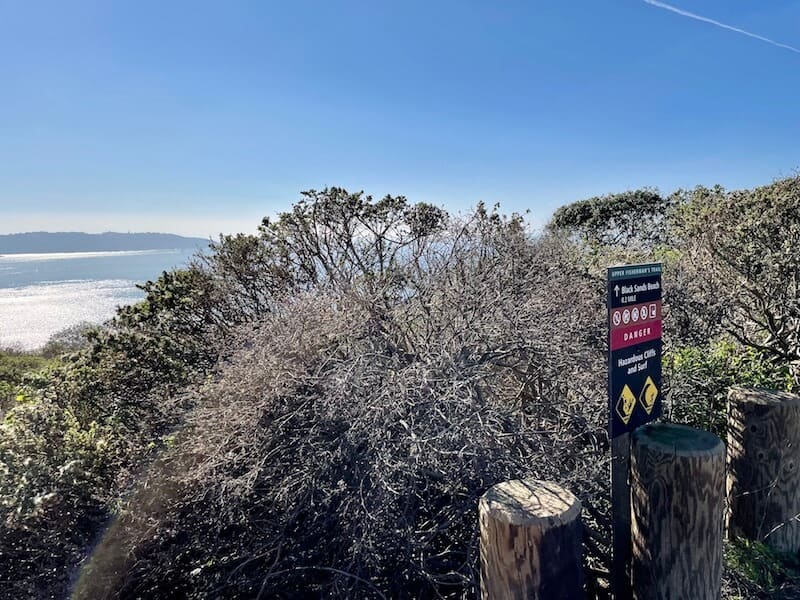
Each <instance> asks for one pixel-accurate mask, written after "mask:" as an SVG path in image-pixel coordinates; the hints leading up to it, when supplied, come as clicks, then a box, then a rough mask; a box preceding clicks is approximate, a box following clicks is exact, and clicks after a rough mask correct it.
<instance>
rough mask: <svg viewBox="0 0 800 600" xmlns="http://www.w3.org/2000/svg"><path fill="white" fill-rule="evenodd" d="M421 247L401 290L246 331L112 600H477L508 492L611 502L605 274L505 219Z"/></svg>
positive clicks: (142, 509) (332, 293) (324, 304)
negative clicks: (527, 482) (480, 566)
mask: <svg viewBox="0 0 800 600" xmlns="http://www.w3.org/2000/svg"><path fill="white" fill-rule="evenodd" d="M372 248H373V249H374V246H372ZM405 248H407V249H408V250H409V251H407V252H406V251H401V252H398V253H396V254H395V262H394V264H393V267H392V269H391V274H390V275H386V276H385V277H384V278H381V277H380V276H375V274H374V271H373V272H372V273H373V275H372V276H371V277H372V279H370V280H369V281H368V282H367V283H368V285H366V284H365V285H362V283H364V279H363V278H362V275H359V274H357V273H351V275H352V277H350V276H348V277H347V278H346V281H344V282H342V281H338V282H334V284H331V282H330V281H326V282H325V283H324V285H322V284H321V285H320V286H319V287H312V288H311V289H309V291H307V292H305V293H300V294H295V295H293V296H289V297H287V298H285V299H284V300H282V301H281V302H276V303H275V305H274V306H273V307H272V308H271V311H270V312H269V314H267V315H265V316H264V317H263V318H261V319H259V320H258V321H256V322H255V323H253V324H250V325H246V326H242V327H240V328H239V329H238V332H237V333H236V335H235V336H234V337H233V338H232V341H231V343H230V344H229V346H228V350H227V352H226V353H225V355H224V358H223V360H222V362H221V367H220V372H219V377H218V379H217V381H215V382H214V383H211V384H209V385H208V386H206V387H205V388H204V389H203V391H202V393H201V398H200V399H199V401H198V406H197V408H196V409H195V411H194V412H193V413H192V415H191V418H190V429H189V430H187V432H185V433H184V434H183V435H182V436H181V442H180V444H179V445H178V447H177V448H176V450H175V453H174V455H173V456H172V457H171V458H170V459H168V460H167V461H166V462H167V463H169V462H170V461H172V464H173V465H177V466H173V467H172V468H165V469H164V470H163V471H162V472H159V473H153V474H152V476H151V483H150V484H148V485H149V486H151V487H153V489H163V490H169V495H170V497H169V499H168V501H161V502H159V503H157V504H158V508H157V509H156V510H153V509H149V508H148V507H147V506H142V505H137V503H136V502H135V499H134V502H133V503H132V505H131V506H129V507H128V510H127V512H126V515H125V517H124V518H123V519H127V522H128V524H129V526H128V527H127V528H123V529H125V530H126V531H128V533H129V534H130V536H131V537H130V539H129V540H128V542H127V545H123V546H124V548H123V550H121V551H124V552H126V553H128V554H127V555H129V556H136V559H137V560H136V563H135V564H133V565H129V567H128V569H127V571H126V572H125V577H124V579H118V578H114V577H110V578H109V579H108V581H107V584H106V587H105V591H104V592H103V593H105V594H110V595H116V596H120V597H139V596H143V595H144V596H161V597H166V596H169V595H174V594H176V593H179V594H186V595H191V596H204V595H206V594H208V595H210V596H217V595H218V596H226V597H234V596H241V597H254V596H258V597H307V596H308V595H309V594H311V595H317V594H325V595H332V596H334V597H392V598H400V597H471V596H474V595H475V594H476V591H477V587H476V584H477V573H476V569H477V558H478V555H477V516H476V507H477V500H478V498H479V496H480V495H481V494H482V493H483V492H484V491H485V490H486V489H487V488H488V487H489V486H491V485H493V484H494V483H497V482H499V481H502V480H505V479H508V478H516V477H527V476H534V477H539V478H546V479H553V480H556V481H559V482H561V483H563V484H564V485H566V486H567V487H568V488H570V489H572V490H574V491H575V492H576V493H578V494H579V496H580V497H581V499H582V500H583V501H584V502H585V503H586V505H587V506H589V507H590V509H591V507H593V506H598V505H600V504H602V503H603V500H602V498H605V497H606V496H607V494H606V492H607V490H606V489H605V486H606V479H607V466H608V463H607V458H606V452H605V451H606V449H607V438H606V417H605V405H606V399H605V393H604V386H603V385H602V382H603V376H604V369H605V363H604V346H603V340H604V323H605V319H604V312H603V310H602V306H603V305H602V300H603V283H604V281H603V279H602V278H601V277H599V276H598V275H596V274H592V273H590V272H588V271H587V270H586V268H585V267H583V266H581V264H580V261H579V256H578V255H576V254H575V253H574V247H573V246H571V245H570V244H569V243H565V242H563V241H560V240H558V239H556V238H552V237H546V238H542V239H539V240H536V241H532V240H531V239H530V238H529V237H528V236H527V235H526V233H525V231H524V226H523V224H522V222H521V220H520V219H518V218H516V217H513V218H510V219H506V218H503V217H501V216H499V215H498V214H496V213H493V212H488V211H486V210H485V209H483V207H479V209H478V211H477V212H476V214H475V215H474V216H473V217H471V218H469V219H467V220H465V221H464V222H458V223H451V227H450V228H449V229H448V230H446V231H437V232H429V234H428V235H427V236H426V237H425V239H424V240H423V239H419V240H416V241H414V242H413V243H411V244H409V245H407V246H406V247H405ZM165 495H166V492H165ZM605 509H606V507H605V506H599V510H596V511H595V510H592V511H591V512H590V514H589V516H588V520H589V521H590V522H592V521H593V520H594V517H592V516H591V515H592V514H598V513H603V512H605ZM592 525H593V529H595V530H598V533H597V534H596V535H595V536H594V538H595V540H596V541H599V542H600V545H601V547H600V548H598V547H597V546H596V541H595V542H593V541H592V540H591V539H590V540H587V543H589V545H590V550H591V552H590V554H591V555H592V558H591V559H590V560H591V563H592V565H593V566H594V567H595V568H602V566H601V562H602V558H601V555H602V554H604V548H603V544H604V540H605V539H606V538H607V533H608V532H607V530H604V529H603V527H604V525H603V524H602V523H592ZM119 534H120V531H117V532H116V535H119ZM104 560H108V558H107V557H103V556H98V557H95V558H94V559H93V561H92V563H91V564H90V567H91V569H93V570H94V572H102V571H103V568H102V563H103V561H104ZM167 581H169V582H170V587H169V589H166V588H165V587H163V586H164V585H165V584H164V582H167ZM94 592H95V594H96V593H97V588H94Z"/></svg>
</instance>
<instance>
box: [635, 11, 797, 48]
mask: <svg viewBox="0 0 800 600" xmlns="http://www.w3.org/2000/svg"><path fill="white" fill-rule="evenodd" d="M644 2H646V3H647V4H650V5H652V6H657V7H658V8H663V9H664V10H668V11H670V12H674V13H676V14H679V15H681V16H684V17H689V18H690V19H694V20H696V21H702V22H703V23H710V24H711V25H715V26H716V27H721V28H722V29H727V30H728V31H733V32H735V33H741V34H742V35H746V36H747V37H751V38H753V39H756V40H761V41H762V42H766V43H768V44H772V45H773V46H777V47H778V48H784V49H786V50H791V51H792V52H795V53H797V54H800V49H798V48H795V47H794V46H789V45H788V44H781V43H780V42H776V41H775V40H771V39H769V38H766V37H764V36H763V35H758V34H756V33H751V32H749V31H745V30H744V29H739V28H738V27H733V26H731V25H726V24H725V23H720V22H719V21H715V20H714V19H709V18H708V17H703V16H701V15H696V14H695V13H691V12H689V11H688V10H683V9H681V8H678V7H676V6H671V5H669V4H665V3H664V2H659V1H658V0H644Z"/></svg>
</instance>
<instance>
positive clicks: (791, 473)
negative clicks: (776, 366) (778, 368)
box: [727, 387, 800, 552]
mask: <svg viewBox="0 0 800 600" xmlns="http://www.w3.org/2000/svg"><path fill="white" fill-rule="evenodd" d="M727 491H728V514H727V517H728V518H727V521H728V536H729V537H731V538H733V537H735V536H744V537H746V538H749V539H751V540H758V541H762V542H764V543H766V544H767V545H769V546H770V547H772V548H774V549H775V550H778V551H781V552H797V551H800V521H798V519H800V396H797V395H795V394H789V393H786V392H776V391H770V390H764V389H757V388H744V387H734V388H731V389H730V391H729V392H728V480H727Z"/></svg>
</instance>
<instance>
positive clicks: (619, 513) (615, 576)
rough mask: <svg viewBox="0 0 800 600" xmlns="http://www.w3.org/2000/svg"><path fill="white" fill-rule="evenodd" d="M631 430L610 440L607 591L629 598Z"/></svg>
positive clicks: (624, 599)
mask: <svg viewBox="0 0 800 600" xmlns="http://www.w3.org/2000/svg"><path fill="white" fill-rule="evenodd" d="M630 467H631V434H630V433H624V434H622V435H619V436H617V437H615V438H613V439H612V440H611V516H612V519H613V520H612V522H613V524H614V525H613V527H612V528H611V537H612V546H611V592H612V593H613V596H614V600H630V599H631V571H630V569H631V485H630V472H631V469H630Z"/></svg>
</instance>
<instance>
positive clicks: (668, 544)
mask: <svg viewBox="0 0 800 600" xmlns="http://www.w3.org/2000/svg"><path fill="white" fill-rule="evenodd" d="M724 490H725V446H724V445H723V443H722V440H720V439H719V438H718V437H717V436H715V435H714V434H712V433H709V432H707V431H700V430H697V429H692V428H691V427H686V426H684V425H673V424H664V423H658V424H650V425H645V426H644V427H640V428H639V429H637V430H636V431H634V432H633V435H632V445H631V533H632V543H633V548H632V553H633V556H632V577H633V597H634V598H636V599H637V600H659V599H664V600H667V599H670V600H676V599H678V598H680V599H683V598H687V599H688V598H691V599H692V600H712V599H713V600H716V599H718V598H719V597H720V591H721V585H722V539H723V514H722V513H723V496H724Z"/></svg>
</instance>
